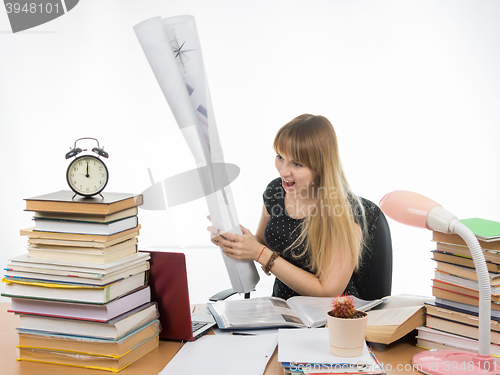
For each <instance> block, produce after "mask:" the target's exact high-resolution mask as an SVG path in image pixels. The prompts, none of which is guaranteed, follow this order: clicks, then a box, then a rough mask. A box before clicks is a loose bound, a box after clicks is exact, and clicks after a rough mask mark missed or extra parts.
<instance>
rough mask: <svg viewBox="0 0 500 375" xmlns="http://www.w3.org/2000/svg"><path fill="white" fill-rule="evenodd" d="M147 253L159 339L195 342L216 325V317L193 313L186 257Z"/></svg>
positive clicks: (158, 252) (163, 253)
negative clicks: (156, 310)
mask: <svg viewBox="0 0 500 375" xmlns="http://www.w3.org/2000/svg"><path fill="white" fill-rule="evenodd" d="M144 252H147V253H149V254H150V256H151V259H150V260H149V262H150V270H149V286H150V288H151V301H153V302H156V303H157V305H158V311H159V314H160V316H159V320H160V324H161V332H160V339H165V340H184V341H194V340H196V339H197V338H199V337H200V336H202V335H203V334H205V333H206V332H208V331H209V330H210V328H212V327H213V326H214V325H215V324H216V323H215V319H214V318H213V316H212V315H211V314H198V313H195V314H193V313H192V312H191V305H190V303H189V290H188V282H187V272H186V257H185V255H184V254H183V253H171V252H163V251H144Z"/></svg>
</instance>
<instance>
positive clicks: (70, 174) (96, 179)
mask: <svg viewBox="0 0 500 375" xmlns="http://www.w3.org/2000/svg"><path fill="white" fill-rule="evenodd" d="M82 139H92V140H94V141H96V142H97V147H94V148H93V149H92V152H94V153H95V154H97V156H96V155H92V154H85V155H80V156H78V157H77V155H79V154H80V153H81V152H83V151H87V149H81V148H79V147H76V143H77V142H78V141H80V140H82ZM70 148H71V147H70ZM72 157H74V159H73V160H72V161H71V163H69V165H68V169H67V171H66V181H67V182H68V185H69V187H70V188H71V190H73V192H74V193H75V195H73V198H74V197H75V196H76V195H77V194H78V195H81V196H83V197H92V196H94V195H97V194H99V195H100V196H101V197H102V198H104V197H103V196H102V194H101V191H103V190H104V188H105V187H106V185H107V183H108V180H109V172H108V168H107V167H106V164H104V161H103V160H102V159H101V157H103V158H108V157H109V155H108V153H107V152H106V151H104V147H103V148H101V147H100V146H99V141H98V140H97V139H95V138H79V139H77V140H76V141H75V144H74V146H73V149H71V150H70V151H69V152H68V153H67V154H66V159H69V158H72Z"/></svg>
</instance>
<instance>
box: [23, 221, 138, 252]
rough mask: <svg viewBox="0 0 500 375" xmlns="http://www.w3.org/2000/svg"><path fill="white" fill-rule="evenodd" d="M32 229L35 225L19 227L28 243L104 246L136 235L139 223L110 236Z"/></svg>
mask: <svg viewBox="0 0 500 375" xmlns="http://www.w3.org/2000/svg"><path fill="white" fill-rule="evenodd" d="M34 229H35V227H31V228H26V229H21V231H20V233H21V236H26V237H28V241H29V243H30V244H35V243H37V244H46V245H65V246H87V247H106V246H111V245H113V244H116V243H118V242H122V241H125V240H128V239H130V238H134V237H136V236H138V235H139V230H140V229H141V224H139V225H137V227H135V228H132V229H129V230H126V231H123V232H119V233H116V234H112V235H110V236H106V235H100V234H78V233H58V232H41V231H35V230H34ZM63 241H64V242H63Z"/></svg>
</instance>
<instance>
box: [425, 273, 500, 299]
mask: <svg viewBox="0 0 500 375" xmlns="http://www.w3.org/2000/svg"><path fill="white" fill-rule="evenodd" d="M432 287H433V288H438V289H442V290H447V291H449V292H453V293H458V294H461V295H464V296H468V297H472V298H477V299H479V289H478V288H476V289H472V288H467V287H464V286H461V285H458V284H454V283H451V282H448V281H444V280H439V279H433V280H432ZM495 289H496V288H495ZM491 301H492V302H495V303H500V295H498V294H491Z"/></svg>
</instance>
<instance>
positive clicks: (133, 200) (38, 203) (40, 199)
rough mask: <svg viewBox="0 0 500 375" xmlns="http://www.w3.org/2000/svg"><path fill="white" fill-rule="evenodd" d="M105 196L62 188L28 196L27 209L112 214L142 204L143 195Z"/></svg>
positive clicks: (120, 194) (105, 194) (108, 193)
mask: <svg viewBox="0 0 500 375" xmlns="http://www.w3.org/2000/svg"><path fill="white" fill-rule="evenodd" d="M102 195H103V197H104V198H101V197H100V196H95V197H81V196H79V195H76V196H75V193H73V192H72V191H71V190H61V191H57V192H54V193H49V194H44V195H40V196H37V197H32V198H26V199H25V201H26V211H44V212H64V213H81V214H90V215H110V214H113V213H115V212H118V211H123V210H126V209H127V208H131V207H136V206H140V205H142V203H143V197H142V195H135V194H126V193H112V192H105V193H102Z"/></svg>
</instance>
